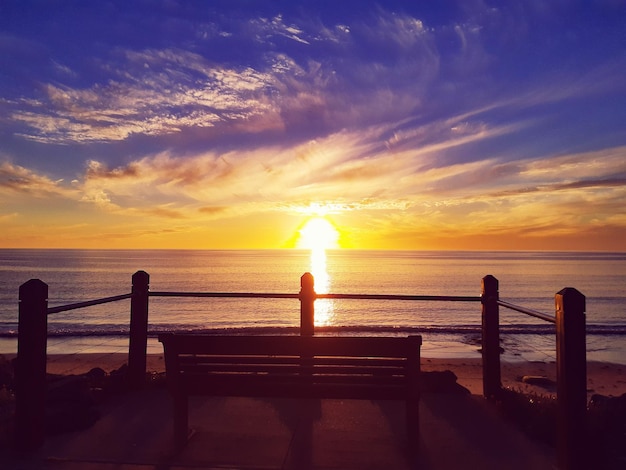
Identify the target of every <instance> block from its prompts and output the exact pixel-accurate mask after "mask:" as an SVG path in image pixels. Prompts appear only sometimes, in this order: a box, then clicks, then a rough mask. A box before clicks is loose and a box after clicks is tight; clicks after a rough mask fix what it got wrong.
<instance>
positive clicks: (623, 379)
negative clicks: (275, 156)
mask: <svg viewBox="0 0 626 470" xmlns="http://www.w3.org/2000/svg"><path fill="white" fill-rule="evenodd" d="M2 356H3V357H4V358H5V360H11V359H13V358H14V357H15V354H4V355H0V357H2ZM127 362H128V354H127V353H125V352H114V353H110V352H109V353H70V354H48V363H47V372H48V373H49V374H57V375H80V374H83V373H86V372H88V371H89V370H91V369H93V368H95V367H99V368H101V369H103V370H104V371H105V372H107V373H110V372H111V371H114V370H117V369H119V368H120V367H121V366H123V365H124V364H126V363H127ZM421 369H422V371H423V372H431V371H443V370H450V371H452V372H453V373H454V374H455V375H456V376H457V382H458V383H459V384H460V385H462V386H463V387H465V388H467V389H468V390H469V391H470V392H471V393H472V394H474V395H481V394H482V388H483V384H482V360H481V358H480V357H429V356H428V355H422V358H421ZM146 370H147V371H148V372H155V373H162V372H165V363H164V360H163V353H162V351H161V352H160V353H149V354H147V356H146ZM523 376H530V377H542V378H545V380H541V381H540V383H539V384H529V383H525V382H523V381H522V377H523ZM501 377H502V385H503V386H504V387H507V388H510V389H513V390H516V391H520V392H524V393H529V394H534V395H538V396H542V397H546V396H556V363H554V362H541V361H519V360H516V361H508V360H505V359H503V360H502V362H501ZM624 393H626V366H625V365H622V364H615V363H609V362H600V361H588V362H587V398H588V399H589V398H590V397H591V396H592V395H593V394H601V395H605V396H620V395H622V394H624Z"/></svg>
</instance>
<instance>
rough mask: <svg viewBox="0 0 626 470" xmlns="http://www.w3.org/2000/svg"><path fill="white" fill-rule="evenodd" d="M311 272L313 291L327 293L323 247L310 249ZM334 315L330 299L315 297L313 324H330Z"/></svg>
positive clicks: (328, 283)
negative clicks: (313, 284) (313, 282)
mask: <svg viewBox="0 0 626 470" xmlns="http://www.w3.org/2000/svg"><path fill="white" fill-rule="evenodd" d="M311 274H313V277H314V279H315V292H316V293H318V294H328V293H329V291H330V276H329V275H328V269H327V268H326V250H325V249H324V248H312V249H311ZM334 317H335V308H334V305H333V300H332V299H317V300H316V301H315V326H329V325H332V324H333V323H334Z"/></svg>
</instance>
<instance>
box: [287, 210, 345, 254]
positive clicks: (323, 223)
mask: <svg viewBox="0 0 626 470" xmlns="http://www.w3.org/2000/svg"><path fill="white" fill-rule="evenodd" d="M299 234H300V236H299V238H298V244H297V247H298V248H304V249H307V250H312V251H315V250H328V249H334V248H339V232H338V231H337V229H336V228H335V226H334V225H333V224H332V222H330V221H329V220H328V219H327V218H325V217H321V216H315V217H311V218H310V219H309V220H307V221H306V223H305V224H304V225H303V226H302V228H301V229H300V230H299Z"/></svg>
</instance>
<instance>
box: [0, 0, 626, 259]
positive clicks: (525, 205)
mask: <svg viewBox="0 0 626 470" xmlns="http://www.w3.org/2000/svg"><path fill="white" fill-rule="evenodd" d="M625 24H626V2H625V1H621V0H604V1H589V2H582V1H581V2H576V1H508V2H483V1H443V2H412V1H385V2H370V1H334V2H326V1H275V2H270V1H268V2H260V1H258V2H257V1H236V0H235V1H211V2H183V1H148V0H146V1H135V2H122V1H109V2H79V1H74V2H70V1H54V2H51V1H11V0H9V1H4V2H2V4H0V233H2V235H0V245H1V246H4V247H77V248H83V247H84V248H89V247H112V248H124V247H126V248H141V247H145V248H181V247H187V248H263V247H265V248H277V247H288V246H293V245H294V243H296V242H295V240H297V238H298V231H299V229H301V228H302V226H303V224H304V223H305V222H306V220H307V218H310V217H314V216H323V217H326V218H328V220H330V221H331V222H332V224H333V225H334V226H335V227H336V228H337V230H338V231H339V233H340V244H341V245H342V246H345V247H351V248H385V249H568V250H569V249H571V250H621V251H626V241H625V240H626V210H625V209H624V207H625V204H624V203H625V195H626V185H625V182H626V80H625V79H624V77H625V76H626V29H625V28H624V25H625Z"/></svg>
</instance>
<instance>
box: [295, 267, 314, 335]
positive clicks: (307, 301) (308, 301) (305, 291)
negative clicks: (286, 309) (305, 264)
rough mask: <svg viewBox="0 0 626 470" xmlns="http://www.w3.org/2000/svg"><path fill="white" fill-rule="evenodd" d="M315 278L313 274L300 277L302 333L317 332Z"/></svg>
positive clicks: (311, 333)
mask: <svg viewBox="0 0 626 470" xmlns="http://www.w3.org/2000/svg"><path fill="white" fill-rule="evenodd" d="M315 295H316V294H315V279H314V278H313V274H311V273H304V274H303V275H302V277H300V294H299V297H300V335H301V336H313V335H314V334H315Z"/></svg>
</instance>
